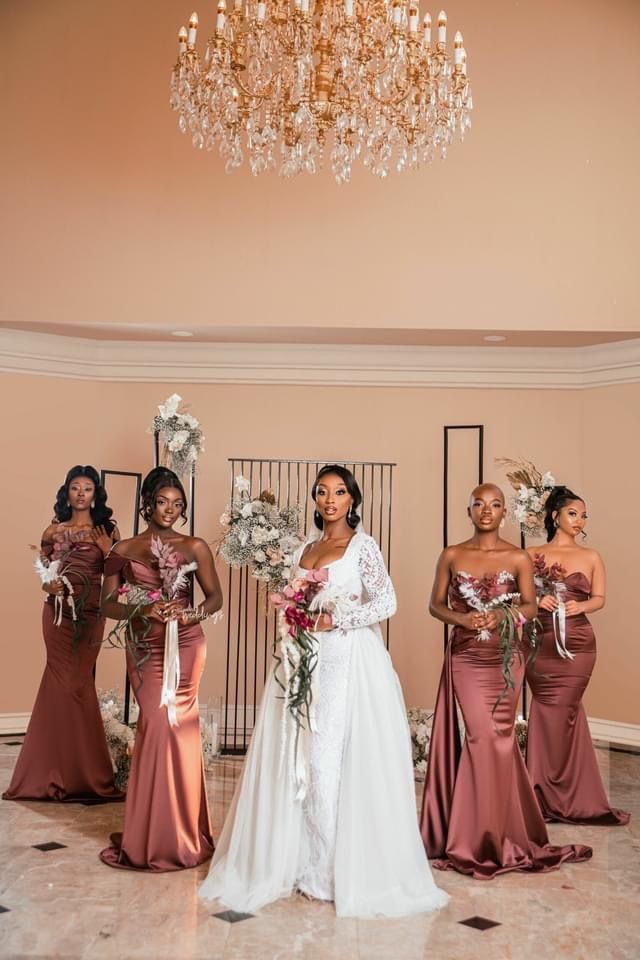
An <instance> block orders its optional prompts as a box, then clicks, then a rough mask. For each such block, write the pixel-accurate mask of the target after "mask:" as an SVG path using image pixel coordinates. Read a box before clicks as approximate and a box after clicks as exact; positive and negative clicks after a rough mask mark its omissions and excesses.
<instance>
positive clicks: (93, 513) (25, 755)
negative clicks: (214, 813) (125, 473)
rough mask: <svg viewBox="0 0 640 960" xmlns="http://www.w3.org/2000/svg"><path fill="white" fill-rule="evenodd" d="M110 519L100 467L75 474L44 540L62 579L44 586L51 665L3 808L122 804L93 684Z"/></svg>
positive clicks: (45, 557)
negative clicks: (20, 803)
mask: <svg viewBox="0 0 640 960" xmlns="http://www.w3.org/2000/svg"><path fill="white" fill-rule="evenodd" d="M112 513H113V511H112V510H111V508H110V507H109V506H108V505H107V493H106V490H105V489H104V487H103V486H102V485H101V483H100V477H99V475H98V472H97V470H96V469H95V467H92V466H82V465H77V466H75V467H72V468H71V470H69V472H68V473H67V476H66V478H65V481H64V483H63V484H62V486H61V487H60V489H59V490H58V493H57V496H56V502H55V505H54V515H55V520H54V522H53V523H51V524H50V525H49V526H48V527H47V529H46V530H45V531H44V533H43V534H42V543H41V551H42V557H43V560H44V562H45V563H46V562H53V561H59V563H60V566H59V568H58V569H59V572H60V574H61V576H60V577H59V578H57V579H55V580H52V581H50V582H48V583H44V584H43V590H44V591H45V593H46V594H47V599H46V602H45V604H44V609H43V612H42V631H43V634H44V642H45V646H46V650H47V663H46V667H45V671H44V675H43V677H42V681H41V683H40V689H39V690H38V695H37V698H36V702H35V704H34V706H33V711H32V713H31V720H30V723H29V727H28V729H27V735H26V737H25V740H24V744H23V747H22V750H21V751H20V755H19V757H18V762H17V764H16V768H15V770H14V772H13V777H12V779H11V783H10V784H9V788H8V789H7V791H6V792H5V793H4V794H3V796H4V799H5V800H86V799H91V798H95V797H99V798H102V799H103V800H121V799H122V794H121V793H120V792H119V791H118V790H116V788H115V786H114V783H113V767H112V764H111V759H110V757H109V750H108V748H107V743H106V740H105V736H104V727H103V724H102V719H101V717H100V709H99V707H98V699H97V696H96V689H95V683H94V679H93V668H94V665H95V662H96V659H97V657H98V653H99V652H100V644H101V641H102V633H103V630H104V619H103V617H102V615H101V613H100V589H101V585H102V573H103V569H104V558H105V556H106V555H107V554H108V552H109V550H110V549H111V547H112V545H113V542H114V540H115V539H117V537H118V533H117V530H116V527H115V524H114V522H113V520H112V519H111V516H112ZM63 578H64V579H63Z"/></svg>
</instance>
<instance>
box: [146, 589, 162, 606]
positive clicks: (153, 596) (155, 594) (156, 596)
mask: <svg viewBox="0 0 640 960" xmlns="http://www.w3.org/2000/svg"><path fill="white" fill-rule="evenodd" d="M149 600H151V602H152V603H155V601H156V600H162V591H161V590H152V591H151V592H150V593H149Z"/></svg>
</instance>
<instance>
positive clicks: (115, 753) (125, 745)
mask: <svg viewBox="0 0 640 960" xmlns="http://www.w3.org/2000/svg"><path fill="white" fill-rule="evenodd" d="M98 705H99V707H100V715H101V717H102V722H103V724H104V735H105V737H106V740H107V746H108V747H109V753H110V754H111V762H112V764H113V772H114V780H115V785H116V787H117V788H118V790H122V791H123V792H124V791H126V789H127V783H128V782H129V771H130V769H131V757H132V755H133V744H134V741H135V736H136V735H135V721H136V720H137V717H138V708H137V705H136V704H135V703H133V704H131V708H130V711H129V716H130V718H131V720H130V723H129V724H127V723H125V722H124V708H123V704H122V700H121V698H120V695H119V694H118V692H117V691H116V690H106V691H102V690H99V691H98Z"/></svg>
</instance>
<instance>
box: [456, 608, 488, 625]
mask: <svg viewBox="0 0 640 960" xmlns="http://www.w3.org/2000/svg"><path fill="white" fill-rule="evenodd" d="M486 624H487V615H486V614H485V613H481V612H480V611H479V610H471V611H470V612H469V613H463V614H462V622H461V624H460V626H461V627H462V628H463V629H464V630H484V628H485V626H486Z"/></svg>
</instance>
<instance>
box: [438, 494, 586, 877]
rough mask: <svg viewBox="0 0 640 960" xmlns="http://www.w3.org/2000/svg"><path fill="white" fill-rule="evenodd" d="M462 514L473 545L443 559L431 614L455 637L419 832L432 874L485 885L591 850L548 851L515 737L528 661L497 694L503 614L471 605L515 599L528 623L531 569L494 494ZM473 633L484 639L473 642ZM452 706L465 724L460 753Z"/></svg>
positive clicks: (517, 663)
mask: <svg viewBox="0 0 640 960" xmlns="http://www.w3.org/2000/svg"><path fill="white" fill-rule="evenodd" d="M467 512H468V515H469V517H470V519H471V523H472V524H473V527H474V532H473V536H472V537H471V539H470V540H466V541H465V542H464V543H460V544H457V545H455V546H452V547H447V549H446V550H444V551H443V553H442V554H441V556H440V559H439V561H438V567H437V570H436V576H435V582H434V585H433V592H432V594H431V603H430V605H429V610H430V612H431V614H432V615H433V616H434V617H436V619H438V620H441V621H442V622H443V623H448V624H451V625H452V626H453V627H454V629H453V632H452V635H451V639H450V641H449V645H448V648H447V651H446V655H445V664H444V668H443V671H442V677H441V680H440V689H439V691H438V699H437V703H436V711H435V716H434V723H433V732H432V739H431V748H430V752H429V762H428V767H427V777H426V782H425V790H424V801H423V807H422V817H421V831H422V837H423V840H424V844H425V847H426V850H427V853H428V855H429V857H435V858H437V859H436V862H435V863H434V866H435V867H437V868H438V869H442V870H444V869H453V870H457V871H459V872H460V873H465V874H469V875H470V876H472V877H474V878H475V879H478V880H490V879H491V878H492V877H495V876H496V875H498V874H500V873H506V872H508V871H512V870H520V871H525V870H526V871H548V870H553V869H555V868H557V867H559V866H560V864H561V863H563V862H565V861H577V860H585V859H588V858H589V857H590V856H591V849H590V848H589V847H581V846H580V847H579V846H566V847H554V846H550V845H549V838H548V836H547V830H546V827H545V824H544V820H543V818H542V814H541V813H540V810H539V808H538V804H537V802H536V798H535V795H534V792H533V789H532V787H531V784H530V782H529V778H528V776H527V770H526V767H525V765H524V761H523V759H522V756H521V754H520V750H519V748H518V744H517V742H516V738H515V733H514V721H515V713H516V707H517V703H518V698H519V696H520V689H521V687H522V681H523V677H524V656H525V655H526V653H525V651H524V648H523V651H522V652H523V658H522V659H521V660H519V659H518V657H517V656H516V657H515V658H514V661H513V664H512V667H511V671H512V676H513V681H514V689H508V690H507V691H506V693H505V681H504V678H503V674H502V666H501V655H500V650H499V638H498V629H497V628H498V624H499V622H500V620H501V619H502V617H503V616H504V613H503V611H501V610H495V609H494V610H488V611H487V612H483V610H482V609H480V610H478V609H475V608H474V605H473V604H474V603H477V602H478V599H479V600H480V601H481V603H480V605H481V607H482V606H484V605H485V604H486V603H487V602H488V601H490V600H491V599H496V600H498V599H499V597H500V596H502V595H504V594H507V593H519V594H520V601H519V604H518V606H519V609H520V611H521V613H522V614H523V616H526V617H532V616H534V614H535V610H536V602H535V589H534V584H533V570H532V564H531V560H530V559H529V557H528V556H527V554H526V553H525V551H524V550H519V549H518V548H516V547H514V546H513V544H511V543H508V542H507V541H505V540H502V539H501V538H500V536H499V532H498V531H499V527H500V526H501V524H502V522H503V520H504V517H505V514H506V509H505V501H504V494H503V493H502V491H501V490H500V488H499V487H496V486H494V485H493V484H482V485H481V486H479V487H477V488H476V489H475V490H474V491H473V493H472V495H471V500H470V505H469V507H468V511H467ZM470 601H471V602H470ZM479 631H486V636H485V637H484V638H482V639H480V637H479ZM518 642H519V641H518ZM503 693H505V695H504V696H503V697H502V699H501V700H500V702H499V703H498V700H499V698H500V696H501V695H502V694H503ZM456 699H457V701H458V703H459V704H460V708H461V710H462V715H463V717H464V724H465V739H464V745H463V747H462V750H461V749H460V737H459V731H458V723H457V717H456V704H455V701H456ZM496 704H497V706H496Z"/></svg>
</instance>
